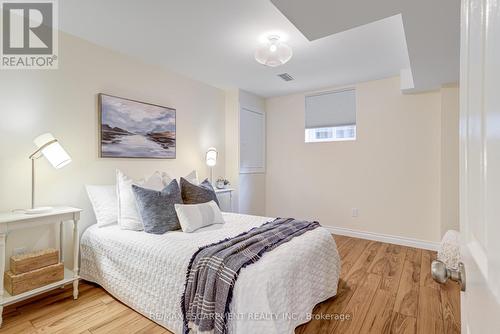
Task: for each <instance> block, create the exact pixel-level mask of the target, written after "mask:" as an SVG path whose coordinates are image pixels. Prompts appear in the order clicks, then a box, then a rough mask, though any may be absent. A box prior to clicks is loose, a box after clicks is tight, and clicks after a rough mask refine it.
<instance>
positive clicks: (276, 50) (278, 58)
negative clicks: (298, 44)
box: [255, 35, 292, 67]
mask: <svg viewBox="0 0 500 334" xmlns="http://www.w3.org/2000/svg"><path fill="white" fill-rule="evenodd" d="M267 39H268V41H267V42H266V43H264V44H263V45H261V46H259V47H258V48H257V50H256V51H255V60H257V61H258V62H259V63H261V64H264V65H266V66H271V67H276V66H280V65H283V64H284V63H286V62H287V61H289V60H290V58H292V48H290V47H289V46H288V45H287V44H285V43H283V42H280V37H279V36H278V35H271V36H269V37H268V38H267Z"/></svg>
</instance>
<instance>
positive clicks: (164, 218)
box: [132, 180, 182, 234]
mask: <svg viewBox="0 0 500 334" xmlns="http://www.w3.org/2000/svg"><path fill="white" fill-rule="evenodd" d="M132 191H133V192H134V195H135V199H136V202H137V208H138V209H139V213H140V215H141V218H142V223H143V224H144V231H145V232H147V233H153V234H163V233H165V232H168V231H174V230H178V229H180V228H181V225H180V224H179V219H178V218H177V213H176V212H175V207H174V204H182V197H181V191H180V189H179V185H178V184H177V180H173V181H172V182H170V183H169V184H168V185H167V186H166V187H165V188H164V189H163V190H162V191H156V190H152V189H146V188H142V187H139V186H136V185H135V184H133V185H132Z"/></svg>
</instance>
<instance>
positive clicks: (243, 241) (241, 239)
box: [181, 218, 319, 334]
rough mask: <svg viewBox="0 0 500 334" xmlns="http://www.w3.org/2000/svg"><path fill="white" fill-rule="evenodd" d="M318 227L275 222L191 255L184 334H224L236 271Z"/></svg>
mask: <svg viewBox="0 0 500 334" xmlns="http://www.w3.org/2000/svg"><path fill="white" fill-rule="evenodd" d="M318 226H319V223H317V222H307V221H300V220H295V219H293V218H278V219H276V220H273V221H270V222H267V223H265V224H263V225H262V226H259V227H255V228H253V229H251V230H250V231H248V232H244V233H242V234H240V235H238V236H236V237H233V238H228V239H225V240H221V241H219V242H216V243H214V244H212V245H207V246H204V247H202V248H200V249H199V250H198V251H197V252H196V253H194V254H193V257H192V258H191V261H190V263H189V266H188V270H187V274H186V284H185V289H184V294H183V296H182V300H181V304H182V305H181V308H182V314H183V316H184V333H189V332H194V333H221V334H222V333H226V332H227V318H228V314H229V305H230V304H231V299H232V295H233V288H234V284H235V282H236V279H237V278H238V274H239V272H240V270H241V269H242V268H244V267H246V266H247V265H249V264H252V263H255V262H256V261H258V260H259V259H260V258H261V257H262V255H263V254H264V253H266V252H269V251H271V250H273V249H274V248H276V247H278V246H279V245H281V244H283V243H285V242H287V241H290V240H291V239H292V238H294V237H297V236H299V235H301V234H303V233H305V232H307V231H310V230H313V229H315V228H317V227H318Z"/></svg>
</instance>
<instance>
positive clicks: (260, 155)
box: [240, 108, 266, 174]
mask: <svg viewBox="0 0 500 334" xmlns="http://www.w3.org/2000/svg"><path fill="white" fill-rule="evenodd" d="M265 147H266V118H265V115H264V113H262V112H259V111H255V110H250V109H247V108H241V110H240V173H242V174H249V173H250V174H253V173H264V172H265V165H266V162H265V160H266V150H265Z"/></svg>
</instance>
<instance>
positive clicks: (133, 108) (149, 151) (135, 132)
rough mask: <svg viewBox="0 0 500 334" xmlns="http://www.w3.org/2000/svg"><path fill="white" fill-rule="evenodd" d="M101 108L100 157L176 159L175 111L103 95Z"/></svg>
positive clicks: (100, 99) (99, 100) (100, 102)
mask: <svg viewBox="0 0 500 334" xmlns="http://www.w3.org/2000/svg"><path fill="white" fill-rule="evenodd" d="M98 109H99V156H100V157H101V158H138V159H175V158H176V155H177V145H176V144H177V141H176V138H177V124H176V123H177V120H176V109H174V108H170V107H164V106H160V105H157V104H152V103H147V102H142V101H137V100H132V99H127V98H123V97H118V96H113V95H108V94H104V93H99V94H98Z"/></svg>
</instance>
